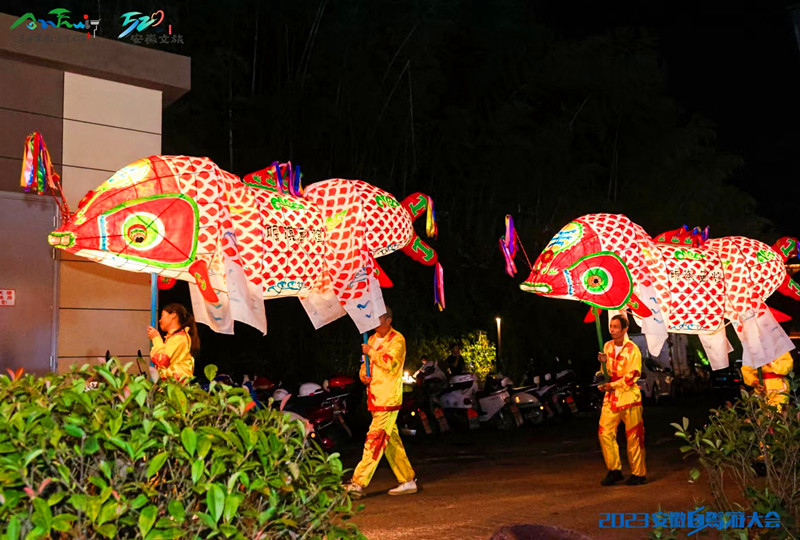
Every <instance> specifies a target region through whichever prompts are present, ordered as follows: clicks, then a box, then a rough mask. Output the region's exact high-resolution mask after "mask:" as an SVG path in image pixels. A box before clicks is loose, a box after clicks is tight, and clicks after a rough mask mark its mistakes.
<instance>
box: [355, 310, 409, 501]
mask: <svg viewBox="0 0 800 540" xmlns="http://www.w3.org/2000/svg"><path fill="white" fill-rule="evenodd" d="M361 349H362V352H363V353H364V354H366V355H369V361H370V371H371V373H370V375H371V377H367V374H366V365H364V364H362V366H361V372H360V374H359V375H360V377H361V380H362V381H363V382H364V384H366V385H367V408H368V409H369V411H370V413H371V414H372V423H371V424H370V426H369V432H367V440H366V442H365V443H364V454H363V456H362V457H361V461H360V462H359V463H358V465H357V466H356V469H355V471H354V472H353V479H352V481H351V482H350V483H349V484H348V485H347V486H346V488H347V491H349V492H350V495H351V496H352V497H354V498H359V497H361V495H362V493H363V488H365V487H367V486H368V485H369V482H370V480H372V475H373V474H374V473H375V469H376V468H377V467H378V463H379V462H380V460H381V456H383V455H384V453H385V454H386V460H387V461H388V462H389V466H390V467H391V468H392V472H393V473H394V475H395V477H397V481H398V482H399V483H400V485H398V486H397V487H395V488H393V489H390V490H389V495H408V494H410V493H416V492H417V483H416V480H415V478H414V477H415V474H414V469H412V468H411V463H409V461H408V456H406V450H405V448H403V442H402V441H401V440H400V432H399V431H398V429H397V414H398V411H399V410H400V405H401V404H402V402H403V377H402V376H403V364H404V362H405V360H406V340H405V338H404V337H403V335H402V334H401V333H400V332H398V331H397V330H395V329H394V328H392V310H391V309H389V308H388V307H387V308H386V314H385V315H381V317H380V326H378V328H377V329H376V330H375V333H374V334H372V336H370V338H369V340H368V342H367V343H365V344H364V345H362V346H361Z"/></svg>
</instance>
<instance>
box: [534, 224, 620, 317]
mask: <svg viewBox="0 0 800 540" xmlns="http://www.w3.org/2000/svg"><path fill="white" fill-rule="evenodd" d="M520 289H522V290H523V291H526V292H532V293H534V294H538V295H541V296H547V297H553V298H566V299H570V300H580V301H582V302H586V303H587V304H590V305H592V306H596V307H600V308H603V309H620V308H621V307H622V306H624V305H625V304H627V303H628V301H629V299H630V297H631V294H632V292H633V283H632V279H631V274H630V271H629V270H628V268H627V266H626V265H625V263H624V262H623V261H622V259H621V258H620V257H619V256H618V255H616V254H615V253H613V252H611V251H603V248H602V245H601V243H600V240H599V238H598V236H597V234H596V233H595V232H594V231H593V230H592V229H591V228H590V227H589V225H587V224H586V223H583V222H581V221H572V222H570V223H569V224H567V225H566V226H565V227H564V228H563V229H561V230H560V231H559V232H558V233H557V234H556V235H555V236H554V237H553V238H552V239H551V240H550V242H549V243H548V244H547V246H546V247H545V248H544V250H543V251H542V253H541V254H540V255H539V257H538V258H537V259H536V262H535V263H534V264H533V268H532V269H531V273H530V275H529V276H528V278H527V279H526V280H525V281H524V282H523V283H522V284H520Z"/></svg>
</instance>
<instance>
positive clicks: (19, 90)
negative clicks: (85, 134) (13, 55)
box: [0, 58, 64, 117]
mask: <svg viewBox="0 0 800 540" xmlns="http://www.w3.org/2000/svg"><path fill="white" fill-rule="evenodd" d="M0 73H2V76H0V107H3V108H6V109H14V110H18V111H27V112H31V113H36V114H46V115H48V116H57V117H60V116H61V107H62V105H63V99H61V91H62V90H63V87H64V85H63V84H62V81H63V79H64V73H63V72H61V71H60V70H57V69H51V68H46V67H43V66H35V65H31V64H29V63H26V62H15V61H14V60H9V59H8V58H0Z"/></svg>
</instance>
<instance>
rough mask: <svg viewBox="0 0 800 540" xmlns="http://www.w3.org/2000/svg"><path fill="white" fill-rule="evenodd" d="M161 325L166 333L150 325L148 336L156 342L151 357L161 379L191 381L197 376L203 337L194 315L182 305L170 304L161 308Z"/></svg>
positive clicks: (159, 323) (159, 322)
mask: <svg viewBox="0 0 800 540" xmlns="http://www.w3.org/2000/svg"><path fill="white" fill-rule="evenodd" d="M158 326H159V327H160V328H161V331H162V332H164V333H165V334H166V335H165V336H164V338H163V339H162V338H161V334H160V333H159V332H158V330H156V329H155V328H153V327H152V326H148V327H147V337H149V338H150V341H152V342H153V346H152V348H151V349H150V359H151V360H152V361H153V364H155V366H156V368H157V369H158V374H159V376H161V379H162V380H164V379H167V378H170V377H171V378H173V379H176V380H179V381H188V380H190V379H191V378H192V377H193V376H194V357H193V356H192V354H197V352H198V351H199V350H200V338H199V337H198V335H197V326H196V325H195V322H194V316H193V315H192V314H191V313H189V312H188V311H187V310H186V308H185V307H183V306H182V305H180V304H167V305H166V306H164V308H163V309H162V310H161V318H160V319H159V320H158Z"/></svg>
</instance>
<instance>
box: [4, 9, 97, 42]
mask: <svg viewBox="0 0 800 540" xmlns="http://www.w3.org/2000/svg"><path fill="white" fill-rule="evenodd" d="M72 17H73V15H72V14H71V12H70V10H68V9H66V8H55V9H51V10H50V11H49V12H47V16H46V17H36V15H34V14H33V13H32V12H28V13H26V14H24V15H23V16H21V17H20V18H18V19H17V20H16V21H14V23H13V24H12V25H11V27H10V30H14V29H15V28H17V27H20V26H23V25H24V27H25V28H27V29H28V30H48V29H50V28H67V29H70V30H78V31H80V32H85V33H86V37H87V38H93V37H97V28H98V27H99V26H100V19H99V18H98V19H90V18H89V15H87V14H84V15H83V17H82V18H81V17H78V20H77V21H73V19H72ZM47 37H52V36H47ZM38 41H41V40H38Z"/></svg>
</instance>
